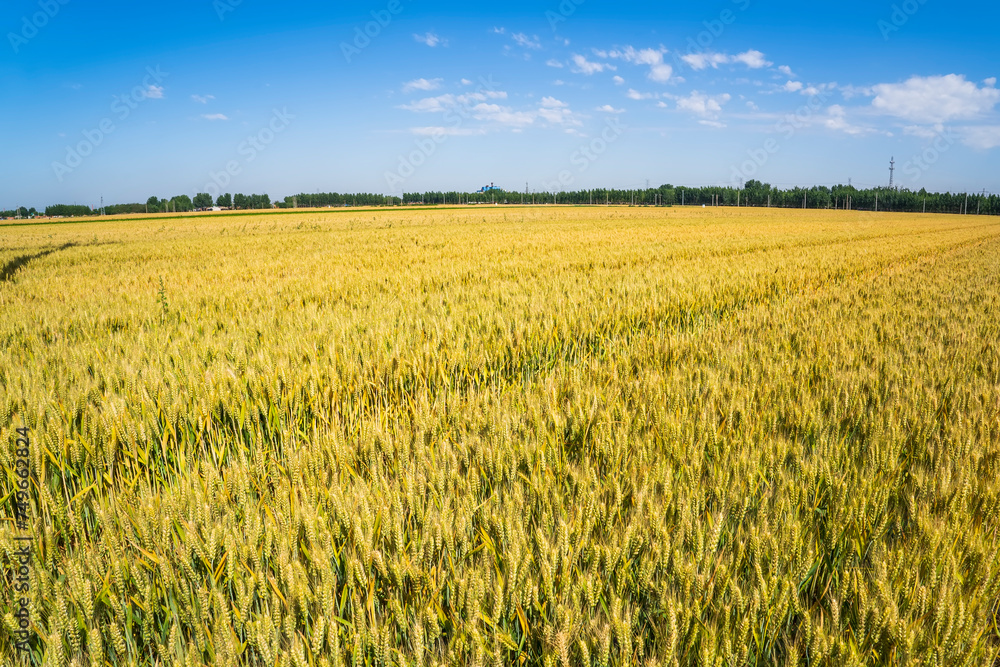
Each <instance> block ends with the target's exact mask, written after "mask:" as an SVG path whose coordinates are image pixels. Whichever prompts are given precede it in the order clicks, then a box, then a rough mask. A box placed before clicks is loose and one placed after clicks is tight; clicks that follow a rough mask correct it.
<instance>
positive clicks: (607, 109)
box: [597, 104, 625, 114]
mask: <svg viewBox="0 0 1000 667" xmlns="http://www.w3.org/2000/svg"><path fill="white" fill-rule="evenodd" d="M597 110H598V111H601V112H603V113H615V114H618V113H625V109H616V108H614V107H613V106H611V105H610V104H605V105H604V106H603V107H597Z"/></svg>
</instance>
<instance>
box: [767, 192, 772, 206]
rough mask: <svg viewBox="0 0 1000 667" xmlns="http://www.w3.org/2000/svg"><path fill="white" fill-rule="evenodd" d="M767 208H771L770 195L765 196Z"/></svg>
mask: <svg viewBox="0 0 1000 667" xmlns="http://www.w3.org/2000/svg"><path fill="white" fill-rule="evenodd" d="M767 207H768V208H771V195H768V196H767Z"/></svg>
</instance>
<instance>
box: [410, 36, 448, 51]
mask: <svg viewBox="0 0 1000 667" xmlns="http://www.w3.org/2000/svg"><path fill="white" fill-rule="evenodd" d="M413 39H415V40H417V41H418V42H420V43H421V44H426V45H427V46H429V47H431V48H432V49H433V48H434V47H436V46H448V42H447V40H443V39H441V37H439V36H438V35H435V34H434V33H433V32H428V33H424V34H423V35H413Z"/></svg>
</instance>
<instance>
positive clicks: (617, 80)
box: [611, 76, 625, 86]
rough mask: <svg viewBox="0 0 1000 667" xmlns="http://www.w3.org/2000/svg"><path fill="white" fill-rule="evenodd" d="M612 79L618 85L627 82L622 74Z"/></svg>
mask: <svg viewBox="0 0 1000 667" xmlns="http://www.w3.org/2000/svg"><path fill="white" fill-rule="evenodd" d="M611 80H612V81H614V82H615V85H616V86H622V85H624V84H625V79H623V78H621V77H620V76H615V78H613V79H611Z"/></svg>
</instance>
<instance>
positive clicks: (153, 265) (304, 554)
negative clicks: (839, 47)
mask: <svg viewBox="0 0 1000 667" xmlns="http://www.w3.org/2000/svg"><path fill="white" fill-rule="evenodd" d="M0 267H5V268H3V275H2V276H0V439H2V442H3V443H4V446H3V447H2V448H0V464H2V466H3V476H2V480H0V498H3V499H4V509H3V513H2V514H0V517H2V519H3V522H2V533H0V566H2V567H3V569H4V570H3V571H4V572H7V573H8V575H7V579H6V581H7V584H8V585H7V586H6V587H5V588H4V591H3V593H2V595H0V615H2V616H3V627H2V628H0V664H2V665H19V664H25V665H27V664H31V665H73V666H81V667H82V666H92V667H103V666H108V665H110V666H115V667H117V666H119V665H148V666H154V665H155V666H164V667H166V666H169V667H173V666H175V665H176V666H182V665H183V666H188V665H191V666H193V665H255V666H256V665H261V666H263V665H267V666H271V665H274V666H285V665H288V666H292V665H294V666H299V667H302V666H307V665H308V666H309V667H315V666H333V665H337V666H346V665H352V666H354V667H360V666H362V665H364V666H376V665H377V666H387V667H388V666H390V665H392V666H394V667H395V666H398V667H403V666H411V665H421V666H423V665H428V666H431V665H434V666H436V665H474V666H476V667H481V666H486V665H518V666H520V665H542V666H544V667H557V666H558V667H566V666H569V665H586V666H590V665H598V666H600V667H607V666H615V667H619V666H626V665H632V666H639V665H660V666H664V667H665V666H668V665H713V666H715V665H720V666H721V665H949V666H951V665H956V666H958V665H977V666H984V667H989V666H990V665H994V664H997V660H998V655H1000V619H998V616H1000V555H998V552H1000V481H998V478H1000V298H998V297H1000V220H997V219H996V218H987V217H977V216H921V215H892V214H879V215H874V214H865V213H858V212H844V211H784V210H782V211H778V210H767V209H739V210H737V209H700V208H699V209H690V208H689V209H630V208H603V207H598V208H556V207H542V208H490V209H485V208H481V209H477V208H470V209H462V210H416V211H415V210H400V211H391V210H381V211H377V210H373V211H349V212H340V211H338V212H323V211H316V212H308V213H298V214H261V215H253V216H225V217H191V218H184V219H162V220H159V219H153V220H141V221H135V220H133V221H96V222H82V223H77V224H59V225H22V226H17V227H5V228H2V229H0ZM22 427H24V428H27V429H28V432H29V433H30V443H31V445H30V454H29V456H30V466H31V493H30V496H31V502H30V512H29V514H30V522H29V523H30V526H29V529H28V531H27V532H25V531H22V530H19V529H18V527H17V525H16V523H15V521H14V511H13V510H12V509H11V503H12V498H13V496H12V493H13V492H14V490H15V483H16V480H17V475H16V466H17V461H16V451H17V447H16V445H15V442H16V440H17V435H18V434H17V431H16V429H18V428H22ZM26 535H27V536H28V537H30V545H31V550H32V558H33V563H32V566H31V571H30V594H29V610H30V636H31V638H30V642H29V647H28V650H27V651H23V650H19V649H18V648H17V646H16V643H15V636H16V635H15V632H16V630H17V628H18V619H17V618H16V617H15V612H16V600H15V597H16V596H15V594H14V593H13V592H12V588H11V585H10V582H11V578H10V575H9V573H10V572H11V571H12V568H14V564H15V561H16V558H15V554H16V551H17V549H18V548H19V547H18V545H19V544H20V543H19V542H17V538H18V537H24V536H26Z"/></svg>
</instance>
